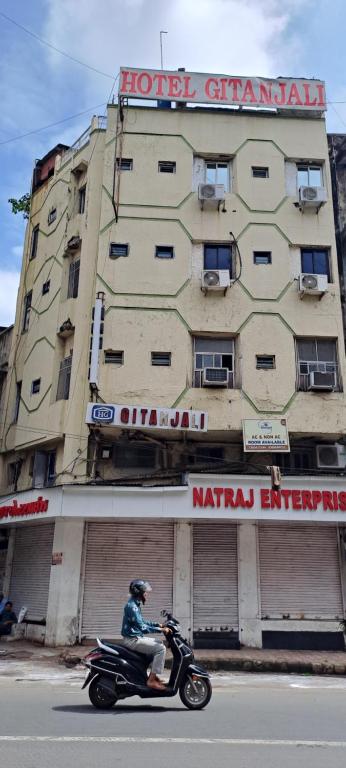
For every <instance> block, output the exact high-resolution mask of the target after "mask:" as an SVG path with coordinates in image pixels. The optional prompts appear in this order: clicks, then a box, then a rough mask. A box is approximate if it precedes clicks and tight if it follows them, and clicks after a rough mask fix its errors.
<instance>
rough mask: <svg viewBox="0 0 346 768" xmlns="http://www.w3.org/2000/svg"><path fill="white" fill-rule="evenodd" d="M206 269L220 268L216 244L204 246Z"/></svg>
mask: <svg viewBox="0 0 346 768" xmlns="http://www.w3.org/2000/svg"><path fill="white" fill-rule="evenodd" d="M204 269H218V259H217V248H216V246H212V245H206V246H205V247H204Z"/></svg>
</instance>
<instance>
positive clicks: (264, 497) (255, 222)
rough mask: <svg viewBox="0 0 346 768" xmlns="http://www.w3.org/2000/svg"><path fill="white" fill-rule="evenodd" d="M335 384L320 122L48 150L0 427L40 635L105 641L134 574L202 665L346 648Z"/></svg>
mask: <svg viewBox="0 0 346 768" xmlns="http://www.w3.org/2000/svg"><path fill="white" fill-rule="evenodd" d="M145 82H147V81H145V80H143V78H142V81H141V83H142V85H143V83H145ZM313 82H314V81H310V83H312V84H313ZM277 83H279V81H277ZM306 83H308V81H306ZM306 83H305V84H306ZM246 87H248V86H246ZM312 87H313V85H311V88H312ZM292 88H293V86H292ZM292 88H291V91H290V93H292ZM306 88H310V86H309V85H306ZM305 93H306V94H309V98H310V99H311V100H312V96H311V92H310V91H307V90H306V91H305ZM175 94H176V91H175ZM290 98H291V96H290ZM311 103H312V102H311ZM292 104H297V101H295V102H294V101H293V102H292V100H291V107H292ZM298 104H299V102H298ZM314 104H315V105H316V100H315V102H314ZM344 380H345V353H344V341H343V320H342V311H341V302H340V284H339V275H338V260H337V253H336V243H335V231H334V217H333V203H332V188H331V177H330V170H329V161H328V144H327V136H326V129H325V122H324V118H323V112H322V111H321V108H320V109H319V110H318V109H317V108H315V109H311V110H310V111H306V112H305V111H304V110H303V109H301V110H299V109H298V107H297V108H296V109H292V108H290V109H287V110H285V109H275V110H273V109H268V108H266V109H264V108H262V109H257V110H254V109H252V110H251V109H248V108H246V105H245V106H243V107H242V108H241V109H234V108H222V109H221V108H210V107H201V106H196V107H192V106H187V105H186V104H184V103H177V104H175V105H172V104H170V103H169V102H168V101H165V100H163V101H160V102H158V104H156V103H155V105H154V106H153V105H149V106H143V105H142V104H140V105H139V104H138V103H136V102H134V103H132V102H131V103H128V100H127V99H124V98H123V97H121V99H120V101H119V105H118V106H117V105H110V106H109V107H108V115H107V121H105V120H102V119H99V118H93V120H92V122H91V126H90V129H88V131H86V132H85V134H84V135H83V136H82V137H81V138H80V139H79V140H78V142H76V144H75V145H74V146H73V147H71V148H66V147H64V146H63V145H58V146H57V147H56V148H54V150H52V151H51V152H50V153H48V155H47V156H46V157H45V158H43V159H42V160H41V161H39V163H38V164H36V167H35V172H34V179H33V192H32V202H31V214H30V222H29V225H28V228H27V233H26V241H25V245H24V254H23V267H22V275H21V282H20V288H19V294H18V303H17V313H16V321H15V328H14V335H13V344H12V349H11V357H10V374H9V376H8V377H7V387H6V397H5V406H4V409H5V410H4V414H5V415H4V419H3V424H2V444H1V445H2V452H1V473H2V474H1V491H2V499H1V501H0V525H1V526H3V527H4V529H6V531H7V533H8V549H7V559H6V572H5V590H6V592H7V593H8V594H9V595H10V596H11V598H12V599H13V600H14V602H15V605H16V607H17V608H19V607H21V605H26V606H27V608H28V611H27V619H28V624H27V632H28V633H29V635H30V636H36V637H45V640H46V642H48V643H53V644H54V643H56V644H59V643H66V642H69V643H73V642H75V641H76V640H78V639H83V638H91V637H95V636H96V634H98V633H99V634H101V635H102V634H104V635H108V636H112V637H116V636H117V634H119V629H120V617H121V609H122V604H123V602H124V600H125V599H126V595H127V587H128V582H129V580H130V579H131V578H133V577H136V576H143V577H145V578H148V579H149V580H150V581H152V582H153V586H154V592H153V600H152V603H151V611H152V613H153V614H155V613H157V612H158V611H159V610H160V609H161V608H167V607H168V608H173V610H174V611H175V612H176V613H177V615H178V616H179V618H181V620H182V623H183V625H184V628H185V630H186V632H187V633H188V634H189V635H190V637H191V638H193V640H194V642H195V644H196V645H198V644H199V645H200V646H207V645H209V646H212V645H218V646H219V647H220V646H221V647H222V646H224V647H228V646H230V645H233V646H234V645H237V644H238V643H239V642H241V643H244V644H247V645H254V646H257V647H261V646H262V645H264V646H266V647H272V646H275V647H287V646H288V647H294V646H295V645H298V646H300V647H302V646H303V645H304V644H305V645H306V646H307V647H343V635H342V632H341V630H340V621H341V620H342V619H343V618H344V616H345V589H346V581H345V541H346V529H345V528H344V520H345V514H346V495H345V493H346V488H345V466H346V455H345V437H346V401H345V395H344V391H343V389H344ZM263 435H264V436H263ZM285 435H286V437H285ZM288 436H289V444H288V443H287V439H288ZM285 441H286V442H285ZM273 465H274V466H279V467H281V472H282V480H281V486H280V487H278V482H279V481H278V480H277V477H275V476H274V475H273V483H274V488H273V489H272V479H271V476H270V471H268V467H269V468H270V467H271V466H273ZM14 477H15V478H16V480H15V483H14Z"/></svg>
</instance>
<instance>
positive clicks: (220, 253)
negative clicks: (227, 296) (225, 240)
mask: <svg viewBox="0 0 346 768" xmlns="http://www.w3.org/2000/svg"><path fill="white" fill-rule="evenodd" d="M204 269H226V270H228V272H229V273H230V275H231V277H232V248H231V246H230V245H227V244H220V243H217V244H213V243H206V244H205V245H204Z"/></svg>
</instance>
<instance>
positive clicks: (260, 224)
mask: <svg viewBox="0 0 346 768" xmlns="http://www.w3.org/2000/svg"><path fill="white" fill-rule="evenodd" d="M250 227H274V229H276V230H277V231H278V232H279V234H280V235H281V236H282V237H283V238H284V240H286V242H287V243H288V244H289V245H292V241H291V240H290V239H289V237H288V236H287V235H286V234H285V232H284V231H283V230H282V229H281V227H279V225H278V224H273V223H272V222H270V221H249V222H248V224H246V226H245V227H244V229H242V230H241V232H240V233H239V235H238V237H237V240H240V238H241V237H243V235H245V232H246V231H247V230H248V229H249V228H250Z"/></svg>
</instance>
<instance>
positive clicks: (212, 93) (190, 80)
mask: <svg viewBox="0 0 346 768" xmlns="http://www.w3.org/2000/svg"><path fill="white" fill-rule="evenodd" d="M119 95H120V96H127V97H132V98H136V99H155V100H156V99H157V100H159V101H175V100H177V101H182V102H198V103H200V104H228V105H229V106H238V107H261V108H271V109H299V110H310V111H311V110H312V111H317V112H323V111H324V110H325V109H326V94H325V85H324V82H323V81H321V80H303V79H301V78H290V77H287V78H283V77H280V78H277V79H275V80H272V79H268V78H263V77H238V76H234V75H214V74H204V73H202V72H183V71H181V72H169V71H163V70H156V69H133V68H127V67H121V69H120V83H119Z"/></svg>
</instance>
